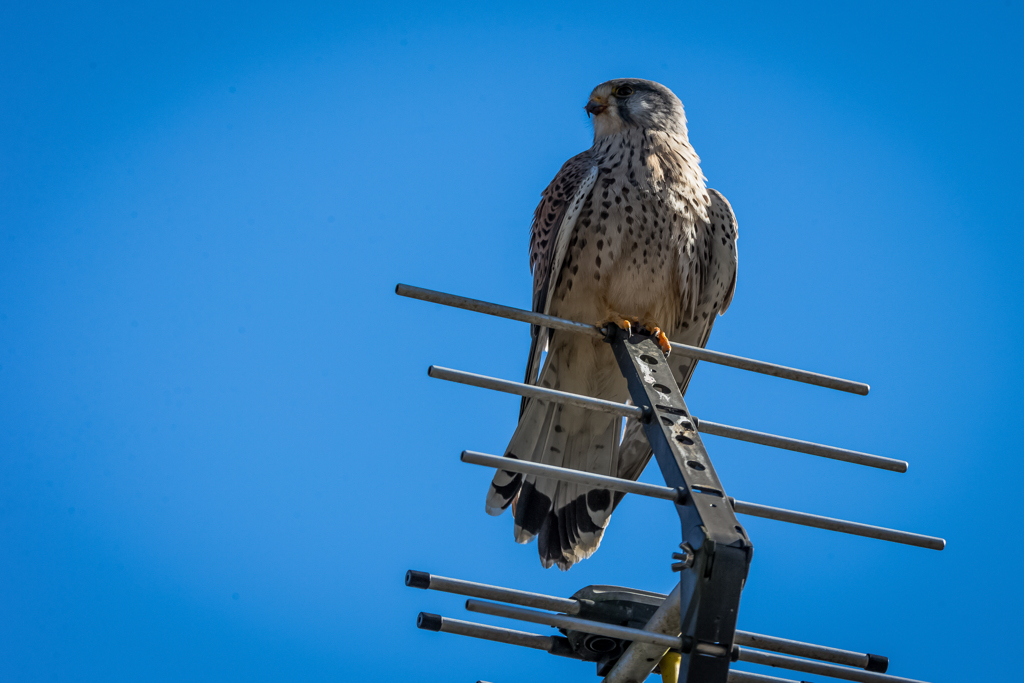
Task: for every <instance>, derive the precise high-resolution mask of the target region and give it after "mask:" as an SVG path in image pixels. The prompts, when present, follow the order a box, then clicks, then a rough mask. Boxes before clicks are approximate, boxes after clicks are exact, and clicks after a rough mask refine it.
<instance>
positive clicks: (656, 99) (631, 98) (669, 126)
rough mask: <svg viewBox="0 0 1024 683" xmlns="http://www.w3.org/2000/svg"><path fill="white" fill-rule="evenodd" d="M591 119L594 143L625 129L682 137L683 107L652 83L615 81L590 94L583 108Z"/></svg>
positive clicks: (636, 79) (683, 131)
mask: <svg viewBox="0 0 1024 683" xmlns="http://www.w3.org/2000/svg"><path fill="white" fill-rule="evenodd" d="M584 109H585V110H586V111H587V115H588V116H591V115H592V116H593V117H594V140H598V139H600V138H603V137H605V136H607V135H613V134H615V133H618V132H621V131H623V130H626V129H628V128H640V129H648V130H660V131H665V132H672V133H677V134H678V133H682V135H684V136H685V135H686V115H685V114H684V113H683V103H682V102H680V101H679V98H678V97H676V96H675V94H674V93H673V92H672V91H671V90H669V89H668V88H666V87H665V86H663V85H662V84H661V83H655V82H654V81H645V80H643V79H640V78H617V79H615V80H613V81H605V82H604V83H602V84H601V85H599V86H597V87H596V88H594V91H593V92H592V93H590V101H588V102H587V106H585V107H584Z"/></svg>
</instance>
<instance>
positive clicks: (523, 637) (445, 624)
mask: <svg viewBox="0 0 1024 683" xmlns="http://www.w3.org/2000/svg"><path fill="white" fill-rule="evenodd" d="M416 627H417V628H421V629H423V630H425V631H440V632H441V633H454V634H456V635H460V636H469V637H471V638H480V639H482V640H493V641H495V642H497V643H508V644H509V645H519V646H520V647H532V648H533V649H535V650H545V651H550V650H551V647H552V645H554V640H555V639H554V638H552V637H551V636H538V635H536V634H533V633H526V632H525V631H513V630H512V629H510V628H500V627H498V626H486V625H484V624H474V623H473V622H471V621H462V620H461V619H449V618H448V617H442V616H440V615H438V614H430V613H429V612H420V613H419V616H418V617H416Z"/></svg>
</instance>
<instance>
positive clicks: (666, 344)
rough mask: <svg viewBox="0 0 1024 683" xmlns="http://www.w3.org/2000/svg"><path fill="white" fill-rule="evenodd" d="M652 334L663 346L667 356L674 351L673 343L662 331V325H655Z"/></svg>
mask: <svg viewBox="0 0 1024 683" xmlns="http://www.w3.org/2000/svg"><path fill="white" fill-rule="evenodd" d="M651 334H652V335H653V337H654V339H655V340H656V341H657V342H658V346H660V347H661V350H662V351H664V352H665V355H666V356H667V355H668V354H670V353H672V344H670V343H669V341H668V335H666V334H665V333H664V332H662V331H661V328H660V327H655V328H654V330H653V331H652V332H651Z"/></svg>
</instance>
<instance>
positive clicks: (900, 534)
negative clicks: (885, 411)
mask: <svg viewBox="0 0 1024 683" xmlns="http://www.w3.org/2000/svg"><path fill="white" fill-rule="evenodd" d="M462 460H463V462H468V463H473V464H475V465H484V466H487V467H494V468H497V469H502V470H507V471H509V472H523V473H525V474H536V475H540V476H543V477H550V478H551V479H560V480H563V481H571V482H575V483H578V484H587V485H592V486H596V487H599V488H604V489H610V490H612V491H624V492H626V493H635V494H637V495H641V496H648V497H650V498H660V499H662V500H671V501H678V498H679V492H678V491H677V490H676V489H673V488H669V487H668V486H657V485H655V484H645V483H642V482H638V481H631V480H629V479H619V478H618V477H609V476H606V475H603V474H592V473H590V472H581V471H579V470H570V469H566V468H564V467H555V466H554V465H544V464H541V463H535V462H527V461H525V460H516V459H513V458H501V457H498V456H497V455H487V454H485V453H475V452H473V451H463V454H462ZM731 500H732V506H733V510H734V511H735V512H736V513H737V514H741V515H750V516H751V517H762V518H764V519H774V520H776V521H779V522H787V523H789V524H799V525H801V526H809V527H814V528H815V529H827V530H829V531H838V532H840V533H844V534H851V535H853V536H865V537H867V538H877V539H879V540H882V541H889V542H891V543H902V544H904V545H912V546H917V547H919V548H928V549H930V550H942V549H943V548H945V547H946V541H944V540H943V539H941V538H937V537H935V536H925V535H924V534H915V533H912V532H910V531H899V530H897V529H887V528H885V527H880V526H873V525H871V524H861V523H860V522H848V521H846V520H842V519H835V518H833V517H823V516H821V515H813V514H810V513H808V512H796V511H794V510H784V509H782V508H776V507H771V506H769V505H760V504H758V503H748V502H746V501H742V500H735V499H731Z"/></svg>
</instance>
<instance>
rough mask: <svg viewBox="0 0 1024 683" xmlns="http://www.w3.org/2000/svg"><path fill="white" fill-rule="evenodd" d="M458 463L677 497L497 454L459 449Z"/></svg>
mask: <svg viewBox="0 0 1024 683" xmlns="http://www.w3.org/2000/svg"><path fill="white" fill-rule="evenodd" d="M462 462H468V463H470V464H472V465H484V466H485V467H494V468H495V469H499V470H506V471H508V472H522V473H523V474H536V475H538V476H541V477H550V478H552V479H558V480H560V481H569V482H572V483H574V484H586V485H588V486H597V487H600V488H603V489H611V490H612V491H622V492H623V493H635V494H637V495H640V496H647V497H649V498H661V499H662V500H671V501H675V500H676V499H677V498H678V497H679V492H678V491H676V490H675V489H671V488H669V487H667V486H658V485H656V484H645V483H643V482H640V481H632V480H631V479H620V478H618V477H609V476H607V475H604V474H594V473H592V472H583V471H581V470H571V469H568V468H565V467H555V466H554V465H544V464H541V463H535V462H530V461H528V460H518V459H514V458H502V457H500V456H497V455H488V454H486V453H477V452H476V451H462ZM476 597H482V596H476ZM562 611H564V610H562Z"/></svg>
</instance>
